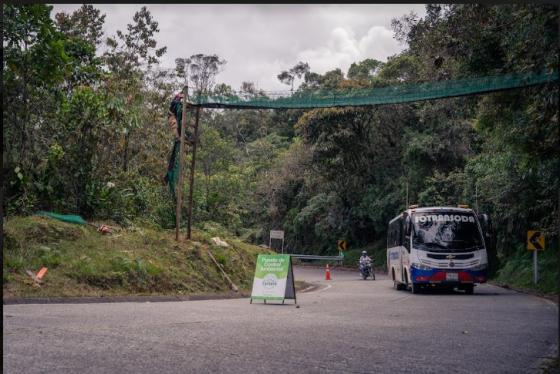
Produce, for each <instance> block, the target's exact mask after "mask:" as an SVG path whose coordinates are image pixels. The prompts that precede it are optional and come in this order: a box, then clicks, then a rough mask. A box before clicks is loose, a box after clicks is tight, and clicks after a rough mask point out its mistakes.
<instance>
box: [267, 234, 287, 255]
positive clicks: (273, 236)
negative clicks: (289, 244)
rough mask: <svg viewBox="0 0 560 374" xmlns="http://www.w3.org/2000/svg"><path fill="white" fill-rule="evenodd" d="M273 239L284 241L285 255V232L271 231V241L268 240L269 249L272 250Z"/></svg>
mask: <svg viewBox="0 0 560 374" xmlns="http://www.w3.org/2000/svg"><path fill="white" fill-rule="evenodd" d="M272 239H281V240H282V253H284V231H282V230H270V239H269V240H268V248H272V246H271V245H272Z"/></svg>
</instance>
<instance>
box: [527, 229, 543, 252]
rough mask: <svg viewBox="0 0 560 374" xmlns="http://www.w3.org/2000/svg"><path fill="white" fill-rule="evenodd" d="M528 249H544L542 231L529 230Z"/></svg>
mask: <svg viewBox="0 0 560 374" xmlns="http://www.w3.org/2000/svg"><path fill="white" fill-rule="evenodd" d="M527 249H528V250H530V251H543V250H544V234H543V233H542V232H540V231H535V230H528V231H527Z"/></svg>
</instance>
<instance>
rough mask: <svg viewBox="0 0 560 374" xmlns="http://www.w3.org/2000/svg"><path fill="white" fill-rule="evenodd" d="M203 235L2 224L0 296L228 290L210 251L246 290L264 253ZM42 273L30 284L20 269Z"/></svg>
mask: <svg viewBox="0 0 560 374" xmlns="http://www.w3.org/2000/svg"><path fill="white" fill-rule="evenodd" d="M211 236H213V235H212V234H211V233H209V232H203V231H194V232H193V241H184V242H182V243H177V242H175V240H174V233H173V232H172V231H169V230H158V229H157V228H155V227H144V226H143V227H136V226H132V227H129V228H127V229H122V230H119V231H116V232H115V233H113V234H112V235H101V234H99V233H98V232H96V231H95V228H92V227H88V226H79V225H74V224H68V223H64V222H59V221H56V220H53V219H49V218H43V217H37V216H32V217H16V218H13V219H10V220H8V221H7V222H6V223H5V224H4V249H3V255H4V261H3V291H4V297H6V296H8V297H9V296H33V297H47V296H102V295H103V296H114V295H130V294H135V295H155V294H160V295H161V294H165V295H181V294H196V293H208V292H222V291H227V290H229V284H228V282H227V281H226V280H225V279H224V278H223V276H222V274H221V272H220V271H219V270H218V269H217V268H216V265H215V264H214V263H213V262H212V261H211V259H210V257H209V256H208V255H207V253H206V251H207V250H210V251H211V252H212V254H213V255H214V257H215V258H216V260H217V261H218V262H220V263H221V264H222V265H223V267H224V270H225V271H226V273H227V274H228V276H229V277H230V278H231V279H232V280H233V282H235V283H236V284H237V286H238V287H240V288H241V289H242V290H243V289H245V290H246V289H249V288H250V287H251V283H252V277H253V271H254V266H255V261H256V257H257V255H258V253H262V252H263V249H262V248H259V247H255V246H252V245H248V244H246V243H243V242H241V241H239V240H236V239H233V238H224V237H222V239H224V240H226V241H227V242H228V243H229V244H230V245H231V247H230V248H221V247H216V246H213V245H211V244H209V243H210V240H209V239H210V237H211ZM42 266H45V267H47V268H48V272H47V274H46V275H45V277H44V281H43V284H42V285H41V286H40V287H38V286H36V285H34V284H33V283H34V282H33V281H32V280H31V278H30V277H29V276H28V275H27V274H26V270H31V271H34V272H37V271H38V270H39V268H40V267H42Z"/></svg>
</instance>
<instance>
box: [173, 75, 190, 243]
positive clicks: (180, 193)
mask: <svg viewBox="0 0 560 374" xmlns="http://www.w3.org/2000/svg"><path fill="white" fill-rule="evenodd" d="M188 93H189V88H188V86H185V87H184V88H183V103H182V106H181V108H182V115H181V135H180V136H179V142H180V143H179V159H178V162H179V176H178V181H177V186H176V190H175V195H176V196H177V206H176V208H175V240H176V241H179V240H180V239H179V231H180V227H181V208H182V205H183V153H184V152H185V129H186V128H187V110H188V108H187V96H188ZM189 237H190V235H189Z"/></svg>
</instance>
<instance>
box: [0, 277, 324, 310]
mask: <svg viewBox="0 0 560 374" xmlns="http://www.w3.org/2000/svg"><path fill="white" fill-rule="evenodd" d="M299 288H301V289H299ZM319 288H321V285H320V284H317V285H316V284H313V283H308V282H302V283H301V286H300V287H296V291H297V292H301V293H307V292H312V291H316V290H317V289H319ZM249 297H251V292H250V291H241V292H228V293H216V294H202V295H130V296H83V297H61V296H53V297H5V298H3V299H2V304H3V305H20V304H101V303H162V302H178V301H200V300H228V299H244V298H249Z"/></svg>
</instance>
